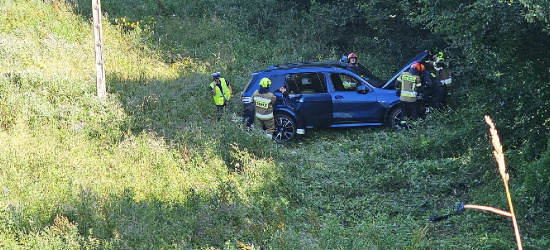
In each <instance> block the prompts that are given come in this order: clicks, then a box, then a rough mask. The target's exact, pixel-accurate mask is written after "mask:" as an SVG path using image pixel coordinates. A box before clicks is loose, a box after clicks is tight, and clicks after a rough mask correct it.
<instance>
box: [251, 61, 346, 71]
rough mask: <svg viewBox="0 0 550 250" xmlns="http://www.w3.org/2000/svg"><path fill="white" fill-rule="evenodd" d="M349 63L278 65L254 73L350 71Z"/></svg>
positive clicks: (324, 62) (322, 62)
mask: <svg viewBox="0 0 550 250" xmlns="http://www.w3.org/2000/svg"><path fill="white" fill-rule="evenodd" d="M348 67H349V66H348V65H347V63H344V62H339V61H321V62H317V61H314V62H298V63H285V64H278V65H272V66H269V67H268V68H267V69H262V70H258V71H255V72H254V73H256V74H259V73H267V72H277V73H279V72H281V71H283V72H286V71H293V70H300V69H304V70H308V69H316V70H319V69H321V70H328V69H340V70H347V69H348Z"/></svg>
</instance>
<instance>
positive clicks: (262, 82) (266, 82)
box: [260, 77, 271, 88]
mask: <svg viewBox="0 0 550 250" xmlns="http://www.w3.org/2000/svg"><path fill="white" fill-rule="evenodd" d="M270 86H271V80H269V78H267V77H264V78H262V80H260V87H262V88H269V87H270Z"/></svg>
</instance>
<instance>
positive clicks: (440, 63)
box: [434, 52, 453, 106]
mask: <svg viewBox="0 0 550 250" xmlns="http://www.w3.org/2000/svg"><path fill="white" fill-rule="evenodd" d="M434 68H435V77H436V78H437V79H438V80H439V81H440V82H441V85H442V88H441V92H440V93H439V95H440V96H439V97H440V99H441V104H442V106H447V96H448V94H449V91H450V90H451V88H452V83H453V78H452V77H451V74H450V73H449V67H448V65H447V64H446V63H445V61H444V59H443V53H442V52H439V55H438V58H437V59H436V60H435V62H434Z"/></svg>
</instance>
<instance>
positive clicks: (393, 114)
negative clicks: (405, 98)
mask: <svg viewBox="0 0 550 250" xmlns="http://www.w3.org/2000/svg"><path fill="white" fill-rule="evenodd" d="M387 124H388V126H389V127H390V128H392V129H393V130H397V129H399V128H400V127H401V107H395V108H393V109H392V110H391V111H390V114H389V115H388V121H387Z"/></svg>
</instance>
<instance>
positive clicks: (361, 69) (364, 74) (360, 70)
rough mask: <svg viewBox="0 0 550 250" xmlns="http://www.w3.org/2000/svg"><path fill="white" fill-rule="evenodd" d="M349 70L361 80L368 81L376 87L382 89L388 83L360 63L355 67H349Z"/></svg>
mask: <svg viewBox="0 0 550 250" xmlns="http://www.w3.org/2000/svg"><path fill="white" fill-rule="evenodd" d="M348 69H349V70H350V71H351V72H353V73H355V74H356V75H358V76H360V77H361V78H363V79H365V81H367V82H368V83H370V84H371V85H372V86H374V87H377V88H381V87H382V86H384V84H385V83H386V81H384V80H382V79H380V78H378V77H377V76H375V75H374V74H373V73H371V72H370V71H369V70H368V69H367V68H365V66H363V65H361V64H359V63H358V64H357V65H355V66H349V67H348Z"/></svg>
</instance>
